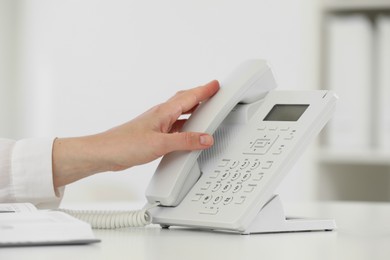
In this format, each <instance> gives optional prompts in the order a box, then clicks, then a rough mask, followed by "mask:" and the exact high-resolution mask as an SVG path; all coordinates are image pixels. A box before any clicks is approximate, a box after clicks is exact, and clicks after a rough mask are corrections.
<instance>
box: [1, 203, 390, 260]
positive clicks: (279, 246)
mask: <svg viewBox="0 0 390 260" xmlns="http://www.w3.org/2000/svg"><path fill="white" fill-rule="evenodd" d="M285 209H286V212H287V213H290V214H289V215H291V213H292V214H294V215H297V216H312V217H321V218H326V217H328V218H332V217H333V218H335V219H336V223H337V225H338V229H337V230H336V231H333V232H306V233H284V234H282V233H280V234H265V235H264V234H263V235H236V234H225V233H215V232H205V231H196V230H183V229H169V230H165V229H160V228H159V227H158V226H151V227H148V228H140V229H123V230H96V231H95V234H96V236H97V237H98V238H101V239H102V242H101V243H98V244H91V245H83V246H45V247H21V248H2V249H0V259H2V260H3V259H4V260H5V259H7V260H9V259H29V260H33V259H55V260H60V259H66V260H75V259H85V260H86V259H153V260H155V259H159V260H164V259H169V260H173V259H186V260H190V259H196V260H205V259H224V260H228V259H235V260H238V259H240V260H242V259H267V260H269V259H301V260H305V259H310V260H314V259H316V260H318V259H326V260H330V259H353V260H359V259H365V260H366V259H375V260H380V259H386V260H388V259H390V203H388V204H385V203H377V204H368V203H319V204H305V205H303V204H301V205H288V204H287V205H285Z"/></svg>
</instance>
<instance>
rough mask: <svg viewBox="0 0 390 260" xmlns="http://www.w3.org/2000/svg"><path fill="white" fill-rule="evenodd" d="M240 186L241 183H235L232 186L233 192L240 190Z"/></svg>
mask: <svg viewBox="0 0 390 260" xmlns="http://www.w3.org/2000/svg"><path fill="white" fill-rule="evenodd" d="M241 188H242V185H241V184H236V186H234V188H233V193H237V192H239V191H240V190H241Z"/></svg>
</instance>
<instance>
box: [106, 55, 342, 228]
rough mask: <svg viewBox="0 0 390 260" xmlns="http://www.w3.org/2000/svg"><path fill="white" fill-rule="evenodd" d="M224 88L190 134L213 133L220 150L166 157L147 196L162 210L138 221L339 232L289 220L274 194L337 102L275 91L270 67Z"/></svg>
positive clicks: (246, 72) (236, 76)
mask: <svg viewBox="0 0 390 260" xmlns="http://www.w3.org/2000/svg"><path fill="white" fill-rule="evenodd" d="M220 83H221V84H220V85H221V88H220V90H219V91H218V92H217V94H216V95H215V96H214V97H212V98H211V99H209V100H207V101H205V102H203V103H202V104H200V105H199V107H198V108H197V109H196V110H195V111H194V113H193V114H192V115H191V117H190V118H189V119H188V121H187V122H186V124H185V125H184V129H183V131H194V132H206V133H209V134H213V135H214V139H215V142H214V146H213V147H212V148H210V149H208V150H205V151H202V152H201V151H191V152H172V153H170V154H167V155H165V156H164V157H163V158H162V160H161V162H160V164H159V166H158V168H157V170H156V172H155V174H154V176H153V177H152V179H151V181H150V183H149V186H148V188H147V191H146V198H147V200H148V203H149V204H157V205H158V206H157V207H152V208H149V207H147V209H145V210H144V211H143V212H142V213H141V214H142V215H141V217H140V215H139V214H138V215H137V216H136V218H143V219H145V220H144V222H145V223H147V222H150V221H152V223H156V224H160V225H161V226H163V227H168V226H186V227H196V228H201V229H211V230H221V231H231V232H237V233H241V234H249V233H264V232H284V231H307V230H333V229H334V228H335V223H334V221H333V220H302V219H287V218H286V217H285V216H284V213H283V208H282V206H281V203H280V200H279V197H278V196H275V195H274V191H275V189H276V188H277V186H278V185H279V183H280V182H281V180H282V179H283V178H284V176H285V175H286V174H287V173H288V171H289V170H290V169H291V168H292V166H293V165H294V163H295V161H296V160H297V159H298V157H299V156H300V155H301V154H302V153H303V151H304V150H305V148H306V147H307V146H308V144H309V143H310V142H311V141H312V140H313V139H314V138H315V137H316V135H317V134H318V133H319V132H320V130H321V129H322V128H323V126H324V125H325V124H326V122H327V121H328V120H329V119H330V117H331V115H332V113H333V111H334V107H335V104H336V100H337V97H336V95H335V94H334V93H332V92H331V91H321V90H318V91H274V90H272V89H273V88H275V86H276V84H275V81H274V78H273V75H272V72H271V70H270V68H269V66H268V65H267V63H266V62H265V61H263V60H250V61H247V62H245V63H243V64H241V65H240V66H239V67H238V69H237V70H235V71H234V72H233V73H232V74H231V75H230V77H228V78H227V79H226V80H224V81H222V82H220ZM110 221H111V222H115V220H110ZM106 222H107V221H106ZM141 222H142V221H141Z"/></svg>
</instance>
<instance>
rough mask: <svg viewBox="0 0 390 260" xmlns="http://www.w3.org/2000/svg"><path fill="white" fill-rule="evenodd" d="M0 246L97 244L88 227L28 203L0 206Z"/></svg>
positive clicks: (59, 213) (62, 214) (56, 212)
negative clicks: (40, 209) (37, 208)
mask: <svg viewBox="0 0 390 260" xmlns="http://www.w3.org/2000/svg"><path fill="white" fill-rule="evenodd" d="M0 212H1V213H0V246H2V247H4V246H26V245H28V246H31V245H53V244H54V245H55V244H87V243H94V242H99V241H100V240H99V239H96V238H95V236H94V234H93V232H92V229H91V227H90V225H89V224H87V223H85V222H83V221H80V220H78V219H76V218H73V217H71V216H69V215H67V214H65V213H63V212H58V211H39V210H36V209H35V207H34V206H33V205H31V204H0Z"/></svg>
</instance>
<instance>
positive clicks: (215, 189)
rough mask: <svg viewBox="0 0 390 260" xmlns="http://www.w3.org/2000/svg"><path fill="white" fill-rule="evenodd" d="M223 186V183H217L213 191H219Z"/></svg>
mask: <svg viewBox="0 0 390 260" xmlns="http://www.w3.org/2000/svg"><path fill="white" fill-rule="evenodd" d="M221 186H222V185H221V183H219V182H217V183H216V184H214V186H213V188H212V190H211V191H213V192H216V191H217V190H219V188H221Z"/></svg>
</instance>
